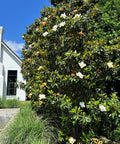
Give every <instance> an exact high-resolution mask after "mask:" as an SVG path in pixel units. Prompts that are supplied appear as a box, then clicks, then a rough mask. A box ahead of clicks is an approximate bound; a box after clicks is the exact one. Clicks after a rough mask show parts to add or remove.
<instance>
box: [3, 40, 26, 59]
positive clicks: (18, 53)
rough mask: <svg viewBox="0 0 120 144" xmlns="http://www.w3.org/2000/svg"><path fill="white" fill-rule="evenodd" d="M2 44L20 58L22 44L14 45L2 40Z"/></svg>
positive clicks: (14, 43) (11, 42)
mask: <svg viewBox="0 0 120 144" xmlns="http://www.w3.org/2000/svg"><path fill="white" fill-rule="evenodd" d="M4 42H5V43H6V44H7V45H8V46H9V47H10V48H11V49H12V50H13V51H14V52H15V53H16V54H17V55H18V56H19V57H20V58H21V51H22V48H23V46H24V43H16V42H15V41H10V40H4Z"/></svg>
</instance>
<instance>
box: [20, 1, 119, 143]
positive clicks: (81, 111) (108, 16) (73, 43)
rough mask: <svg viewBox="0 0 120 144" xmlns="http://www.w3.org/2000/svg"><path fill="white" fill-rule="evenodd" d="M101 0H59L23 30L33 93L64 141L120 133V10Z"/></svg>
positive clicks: (30, 93) (38, 108) (27, 73)
mask: <svg viewBox="0 0 120 144" xmlns="http://www.w3.org/2000/svg"><path fill="white" fill-rule="evenodd" d="M51 2H55V1H51ZM100 2H101V5H99V3H97V1H95V0H92V1H87V0H86V1H85V0H84V1H81V0H71V1H69V3H68V1H67V0H66V1H59V2H58V3H56V4H54V5H55V7H47V8H46V7H45V8H44V9H43V10H41V18H39V19H36V20H35V23H34V24H32V25H30V26H29V27H28V28H27V33H26V34H24V35H23V38H24V40H25V42H26V44H25V47H24V48H23V51H22V55H23V63H22V73H23V75H24V78H25V79H26V80H27V84H26V86H25V89H26V92H27V94H28V98H29V99H31V101H32V105H33V108H35V109H36V111H37V112H38V113H42V114H43V113H44V114H45V116H50V117H52V118H53V119H54V120H55V122H56V123H58V124H59V125H58V126H59V141H62V142H63V143H67V142H68V141H69V142H70V139H69V137H70V136H72V137H74V138H75V139H77V141H78V142H79V141H81V142H82V143H86V142H90V141H91V140H92V138H93V137H96V136H97V137H99V136H101V135H103V136H106V137H107V138H110V139H112V140H116V141H117V140H119V139H120V124H119V122H120V101H119V97H120V90H119V89H120V88H119V85H120V45H119V42H120V29H119V27H120V22H119V14H120V13H119V12H118V8H116V7H115V4H114V2H113V1H112V0H110V1H107V2H106V3H105V4H104V7H103V6H102V1H100ZM106 9H109V10H110V11H106ZM117 12H118V13H117Z"/></svg>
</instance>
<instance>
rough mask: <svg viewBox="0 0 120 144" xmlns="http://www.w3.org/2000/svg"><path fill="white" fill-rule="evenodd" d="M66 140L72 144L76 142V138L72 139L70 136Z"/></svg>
mask: <svg viewBox="0 0 120 144" xmlns="http://www.w3.org/2000/svg"><path fill="white" fill-rule="evenodd" d="M68 140H69V143H70V144H74V143H75V142H76V139H74V138H73V137H70V138H69V139H68Z"/></svg>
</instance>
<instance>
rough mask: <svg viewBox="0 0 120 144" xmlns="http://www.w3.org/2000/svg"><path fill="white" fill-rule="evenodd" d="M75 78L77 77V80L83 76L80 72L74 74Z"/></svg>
mask: <svg viewBox="0 0 120 144" xmlns="http://www.w3.org/2000/svg"><path fill="white" fill-rule="evenodd" d="M76 76H78V77H79V78H83V77H84V75H83V74H82V73H81V72H78V73H76Z"/></svg>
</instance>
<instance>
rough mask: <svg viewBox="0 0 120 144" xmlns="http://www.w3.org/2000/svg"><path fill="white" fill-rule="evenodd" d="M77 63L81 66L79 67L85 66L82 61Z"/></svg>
mask: <svg viewBox="0 0 120 144" xmlns="http://www.w3.org/2000/svg"><path fill="white" fill-rule="evenodd" d="M78 64H79V66H80V67H81V68H84V67H85V66H86V64H85V63H84V62H83V61H82V62H80V63H78Z"/></svg>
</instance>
